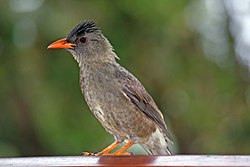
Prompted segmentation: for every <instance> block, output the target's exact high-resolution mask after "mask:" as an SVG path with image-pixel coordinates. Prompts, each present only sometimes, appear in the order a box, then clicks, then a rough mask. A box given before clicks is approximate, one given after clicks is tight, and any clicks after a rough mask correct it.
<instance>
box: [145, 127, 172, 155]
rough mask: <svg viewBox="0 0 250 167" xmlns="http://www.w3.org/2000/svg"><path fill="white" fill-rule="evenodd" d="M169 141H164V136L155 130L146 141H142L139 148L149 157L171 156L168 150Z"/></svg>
mask: <svg viewBox="0 0 250 167" xmlns="http://www.w3.org/2000/svg"><path fill="white" fill-rule="evenodd" d="M169 143H170V140H169V139H166V137H165V135H164V134H163V133H162V132H161V131H160V130H159V129H157V130H156V131H155V132H154V133H152V134H151V136H150V137H149V138H148V140H147V141H144V142H142V143H140V144H141V146H142V147H143V148H144V149H145V151H146V152H147V153H148V154H149V155H173V153H172V152H171V151H170V149H169Z"/></svg>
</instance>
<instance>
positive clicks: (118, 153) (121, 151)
mask: <svg viewBox="0 0 250 167" xmlns="http://www.w3.org/2000/svg"><path fill="white" fill-rule="evenodd" d="M133 144H134V143H133V142H132V141H128V142H127V144H125V145H124V146H123V147H122V148H120V149H119V150H117V151H116V152H114V153H113V154H109V155H114V156H116V155H131V153H129V152H125V151H126V150H127V149H128V148H129V147H131V146H132V145H133Z"/></svg>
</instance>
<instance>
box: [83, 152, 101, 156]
mask: <svg viewBox="0 0 250 167" xmlns="http://www.w3.org/2000/svg"><path fill="white" fill-rule="evenodd" d="M98 153H99V152H95V153H89V152H82V154H81V155H82V156H97V154H98Z"/></svg>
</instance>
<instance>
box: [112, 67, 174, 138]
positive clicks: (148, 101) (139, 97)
mask: <svg viewBox="0 0 250 167" xmlns="http://www.w3.org/2000/svg"><path fill="white" fill-rule="evenodd" d="M116 75H117V76H118V77H119V78H120V79H121V80H122V83H121V84H122V92H123V94H124V95H126V96H127V97H128V98H129V100H130V101H131V102H132V104H133V105H135V106H136V107H138V108H139V109H140V111H142V112H143V113H144V114H145V115H146V116H147V117H148V118H149V119H151V120H153V121H154V122H155V123H156V124H157V125H158V126H159V127H160V128H161V129H162V130H163V132H164V133H165V135H166V137H168V139H169V140H172V137H171V135H170V133H169V132H168V130H167V126H166V124H165V122H164V119H163V115H162V113H161V111H160V110H159V109H158V107H157V105H156V104H155V102H154V100H153V99H152V97H151V96H150V95H149V94H148V92H147V91H146V90H145V88H144V87H143V85H142V84H141V83H140V82H139V81H138V80H137V79H136V78H135V77H134V76H133V75H132V74H131V73H129V72H128V71H127V70H125V69H124V68H122V67H120V70H119V71H117V72H116Z"/></svg>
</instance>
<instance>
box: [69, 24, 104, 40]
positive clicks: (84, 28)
mask: <svg viewBox="0 0 250 167" xmlns="http://www.w3.org/2000/svg"><path fill="white" fill-rule="evenodd" d="M95 26H96V25H95V22H94V21H85V22H81V23H79V24H78V25H77V26H76V27H75V28H74V29H73V30H72V31H71V32H70V33H69V34H68V36H67V39H70V38H71V37H73V36H74V35H76V37H77V36H79V35H82V34H86V33H91V32H94V31H98V30H100V29H99V28H97V27H95Z"/></svg>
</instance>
